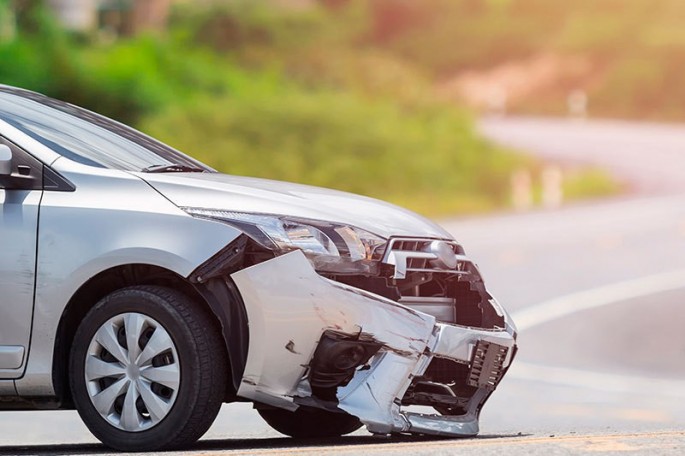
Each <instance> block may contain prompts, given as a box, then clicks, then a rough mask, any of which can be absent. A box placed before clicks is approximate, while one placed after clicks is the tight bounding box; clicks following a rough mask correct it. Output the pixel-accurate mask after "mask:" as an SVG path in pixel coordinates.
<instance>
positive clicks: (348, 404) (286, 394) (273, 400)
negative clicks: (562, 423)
mask: <svg viewBox="0 0 685 456" xmlns="http://www.w3.org/2000/svg"><path fill="white" fill-rule="evenodd" d="M231 277H232V279H233V280H234V281H235V283H236V285H237V287H238V288H239V290H240V292H241V294H242V297H243V300H244V302H245V308H246V309H247V313H248V319H249V325H250V346H249V351H248V358H247V364H246V367H245V371H244V374H243V379H242V383H241V385H240V388H239V390H238V395H239V396H242V397H245V398H248V399H251V400H254V401H257V402H261V403H265V404H268V405H271V406H275V407H281V408H286V409H289V410H295V409H297V407H298V406H300V405H306V406H314V407H319V408H328V409H330V408H331V407H333V408H335V407H337V408H338V409H340V410H342V411H344V412H347V413H349V414H351V415H354V416H356V417H358V418H359V419H360V420H361V421H362V422H363V423H364V424H365V425H366V427H367V429H368V430H369V431H370V432H373V433H378V434H389V433H422V434H435V435H475V434H476V433H477V432H478V415H479V413H480V408H481V407H482V404H483V402H484V401H485V399H486V398H487V397H488V395H489V394H490V391H491V389H492V388H494V386H495V385H488V387H485V386H483V387H482V388H479V389H478V390H477V391H476V392H475V393H474V394H473V397H471V398H469V399H468V400H465V402H467V403H468V409H467V410H466V413H464V414H462V415H460V416H449V415H440V414H438V413H435V414H421V413H416V412H412V411H411V410H405V409H406V407H403V406H402V405H401V404H402V398H403V396H404V395H405V393H406V392H407V389H408V388H409V387H410V385H411V384H412V381H414V380H415V379H417V378H420V377H421V376H422V375H423V374H424V373H425V372H426V369H427V368H428V366H429V365H430V363H431V361H432V360H433V359H434V357H439V358H441V359H448V360H452V361H456V362H457V363H462V364H465V365H470V364H471V363H472V361H473V360H474V356H475V354H476V347H478V346H479V344H484V343H487V344H491V345H492V346H493V347H494V346H496V347H503V348H504V349H505V350H504V352H505V353H506V355H505V356H504V357H503V358H502V359H500V360H499V361H500V364H499V365H498V366H499V367H500V368H501V369H502V372H503V371H504V370H506V368H507V367H508V366H509V365H510V363H511V360H512V356H513V352H514V351H513V348H514V346H515V331H514V329H513V326H511V325H510V324H509V323H507V325H506V326H507V327H505V328H500V329H488V330H485V329H474V328H469V327H465V326H458V325H453V324H445V323H438V322H436V319H435V318H434V317H433V316H431V315H428V314H425V313H422V312H419V311H416V310H414V309H410V308H408V307H406V306H404V305H402V304H399V303H397V302H394V301H392V300H390V299H386V298H384V297H381V296H378V295H375V294H372V293H369V292H367V291H364V290H361V289H358V288H355V287H352V286H348V285H344V284H341V283H338V282H335V281H332V280H329V279H326V278H324V277H322V276H320V275H319V274H317V273H316V271H314V269H313V268H312V266H311V264H310V262H309V261H308V260H307V259H306V257H305V256H304V255H303V254H302V253H301V252H299V251H295V252H292V253H289V254H286V255H283V256H280V257H277V258H274V259H272V260H269V261H266V262H263V263H261V264H258V265H255V266H252V267H250V268H247V269H244V270H241V271H238V272H236V273H234V274H232V276H231ZM507 321H508V318H507ZM328 330H334V331H337V332H339V333H342V334H347V335H349V336H350V337H352V338H354V337H366V338H368V339H373V340H375V341H377V342H378V343H380V344H381V348H380V349H379V351H378V353H376V354H375V355H374V356H373V357H372V358H371V359H370V360H369V361H368V363H366V364H365V365H364V366H361V367H360V368H358V369H357V370H356V372H355V373H354V376H353V378H352V379H351V380H350V381H349V383H347V384H345V385H342V386H340V387H338V388H337V391H336V393H335V400H334V402H335V403H333V404H331V401H330V400H326V399H322V398H317V397H314V396H315V395H314V393H313V392H312V387H311V385H310V384H309V381H308V379H307V373H308V370H309V369H310V368H311V366H312V357H313V355H314V353H315V351H316V348H317V345H318V343H319V341H320V340H321V337H322V335H323V334H324V333H325V332H326V331H328ZM481 347H482V345H481ZM497 380H499V378H498V379H497ZM491 386H492V387H491Z"/></svg>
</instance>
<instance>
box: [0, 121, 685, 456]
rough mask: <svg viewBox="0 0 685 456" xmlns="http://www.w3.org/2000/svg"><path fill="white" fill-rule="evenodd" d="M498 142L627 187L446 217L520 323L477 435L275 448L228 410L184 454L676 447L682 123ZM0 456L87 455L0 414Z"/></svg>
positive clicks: (285, 442)
mask: <svg viewBox="0 0 685 456" xmlns="http://www.w3.org/2000/svg"><path fill="white" fill-rule="evenodd" d="M481 128H482V130H483V132H484V133H485V134H486V135H487V136H489V137H490V138H492V139H494V140H497V141H499V142H502V143H505V144H508V145H510V146H514V147H517V148H519V149H522V150H528V151H530V152H531V153H533V154H535V155H539V156H542V157H545V158H547V159H551V160H556V161H559V162H563V163H587V164H596V165H600V166H602V167H604V168H606V169H608V170H611V171H613V172H615V173H616V175H617V176H618V177H619V178H621V179H625V180H627V181H629V182H630V183H631V187H632V188H633V193H631V194H630V195H628V196H622V197H620V198H616V199H613V200H608V201H603V202H593V203H582V204H576V205H573V206H568V207H564V208H562V209H558V210H550V211H544V210H540V211H533V212H530V213H525V214H514V213H505V214H500V215H496V216H492V217H486V218H477V219H461V220H452V221H446V222H444V225H445V226H446V227H447V228H448V229H449V230H450V231H451V232H453V233H454V234H455V235H456V236H457V239H459V240H460V241H461V242H462V243H463V244H464V245H465V247H466V249H467V253H469V255H471V256H472V257H474V258H476V259H477V261H478V263H479V264H480V266H481V269H482V272H483V273H484V275H485V278H486V281H487V283H488V284H489V287H490V288H491V289H492V291H493V292H494V293H495V294H496V295H497V297H498V298H499V299H500V300H501V301H502V302H503V303H504V304H505V305H506V306H507V307H508V309H509V310H510V311H511V312H512V313H513V314H514V318H515V320H516V321H517V322H518V324H519V327H520V328H519V329H520V332H521V336H520V346H521V350H520V356H519V357H518V359H517V362H516V363H515V365H514V366H513V367H512V369H511V370H510V372H509V374H508V376H507V377H506V378H505V379H504V381H503V382H502V384H501V385H500V388H499V389H498V391H497V392H496V393H495V394H494V395H493V396H492V398H491V400H490V402H489V403H488V404H487V405H486V407H485V409H484V412H483V414H482V420H481V428H482V434H481V436H480V437H479V438H476V439H461V440H440V439H437V440H436V439H416V438H413V439H412V438H406V439H405V438H402V439H396V440H390V441H385V440H378V439H376V438H373V437H370V436H369V435H368V434H366V433H365V432H364V431H358V432H357V433H356V434H355V435H353V436H350V437H346V438H341V439H335V440H323V441H316V442H301V441H299V442H298V441H295V440H290V439H285V438H281V437H280V436H279V434H277V433H276V432H274V431H271V430H270V429H269V428H268V427H267V426H266V424H264V423H263V422H262V421H261V420H260V418H259V417H258V416H257V415H256V413H254V412H253V411H252V410H251V409H250V407H249V406H246V405H244V404H234V405H228V406H225V407H224V409H223V410H222V413H221V415H220V417H219V419H218V420H217V422H216V423H215V425H214V427H213V428H212V429H211V430H210V432H209V433H208V434H207V436H206V437H205V439H204V440H203V441H201V442H200V443H198V445H197V446H196V447H195V448H194V449H193V453H194V454H202V455H220V454H246V453H249V454H295V453H297V454H341V455H342V454H355V455H356V454H376V453H390V454H405V453H411V454H460V455H461V454H465V455H469V454H479V455H482V454H501V453H502V451H505V450H506V451H508V452H509V453H510V454H515V455H516V454H526V455H528V454H541V455H547V454H586V453H587V452H593V453H596V454H614V453H616V454H619V453H620V454H625V453H631V454H632V453H639V454H650V455H651V454H665V455H668V454H673V455H676V454H678V455H680V454H683V453H685V375H684V374H685V330H683V322H685V127H679V126H675V125H670V126H660V125H641V124H631V123H625V122H590V121H586V122H581V121H565V120H544V119H506V118H503V119H490V120H485V121H483V122H482V123H481ZM0 429H2V431H0V454H74V453H79V454H93V453H106V452H107V450H106V449H105V448H103V447H101V446H99V445H97V444H96V443H95V442H96V441H95V439H94V438H93V437H92V436H90V434H88V432H87V430H86V429H85V427H84V426H83V425H82V424H81V423H80V421H79V420H78V417H77V415H76V414H75V413H73V412H13V413H10V412H7V413H0Z"/></svg>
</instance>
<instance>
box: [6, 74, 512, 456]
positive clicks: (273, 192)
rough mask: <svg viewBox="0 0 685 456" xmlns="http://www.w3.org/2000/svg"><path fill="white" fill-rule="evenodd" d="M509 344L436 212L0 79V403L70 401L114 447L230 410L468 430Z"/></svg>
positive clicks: (300, 433) (449, 432) (328, 428)
mask: <svg viewBox="0 0 685 456" xmlns="http://www.w3.org/2000/svg"><path fill="white" fill-rule="evenodd" d="M245 159H246V160H249V159H254V158H252V157H245ZM515 352H516V329H515V326H514V324H513V323H512V321H511V319H510V318H509V315H508V314H507V312H506V311H505V310H504V309H503V308H502V307H501V306H500V305H499V304H498V302H497V301H496V300H495V299H494V298H493V297H492V296H491V295H490V294H489V293H488V291H487V290H486V288H485V286H484V285H483V281H482V279H481V276H480V274H479V272H478V268H477V267H476V266H475V265H474V263H473V262H472V261H471V260H470V259H469V258H468V257H467V256H465V254H464V250H463V248H462V246H461V245H459V244H458V243H457V242H456V241H455V240H454V239H453V237H452V236H451V235H450V234H449V233H447V232H446V231H444V230H443V229H442V228H440V227H439V226H437V225H436V224H434V223H432V222H430V221H429V220H427V219H424V218H422V217H420V216H418V215H416V214H414V213H411V212H409V211H406V210H404V209H401V208H398V207H395V206H392V205H389V204H386V203H383V202H380V201H377V200H374V199H370V198H365V197H361V196H355V195H351V194H347V193H342V192H338V191H332V190H326V189H321V188H314V187H308V186H303V185H297V184H290V183H284V182H276V181H269V180H262V179H254V178H248V177H238V176H230V175H225V174H221V173H218V172H216V171H215V170H213V169H211V168H210V167H208V166H206V165H204V164H202V163H200V162H198V161H197V160H194V159H192V158H190V157H188V156H186V155H184V154H182V153H180V152H178V151H176V150H174V149H172V148H170V147H168V146H166V145H164V144H162V143H160V142H158V141H156V140H154V139H152V138H150V137H148V136H145V135H143V134H141V133H139V132H137V131H135V130H133V129H131V128H129V127H126V126H124V125H122V124H119V123H117V122H114V121H112V120H109V119H107V118H105V117H102V116H99V115H97V114H94V113H92V112H90V111H87V110H84V109H81V108H79V107H76V106H73V105H70V104H67V103H63V102H61V101H57V100H54V99H51V98H48V97H45V96H43V95H40V94H37V93H34V92H29V91H25V90H22V89H17V88H13V87H8V86H0V409H3V410H4V409H17V410H19V409H56V408H61V409H73V408H75V409H76V410H78V412H79V414H80V415H81V417H82V419H83V421H84V422H85V424H86V425H87V426H88V428H89V429H90V430H91V431H92V433H93V434H94V435H95V436H96V437H97V438H98V439H100V440H101V441H102V442H104V443H105V444H106V445H109V446H110V447H113V448H116V449H119V450H127V451H132V450H135V451H145V450H159V449H169V448H178V447H181V446H183V445H187V444H189V443H192V442H194V441H195V440H197V439H198V438H200V437H201V436H202V435H203V434H204V433H205V432H206V430H207V429H208V428H209V426H210V425H211V424H212V422H213V421H214V419H215V418H216V415H217V413H218V411H219V408H220V406H221V404H222V403H225V402H234V401H246V402H251V403H253V404H254V407H255V408H256V409H257V411H258V412H259V414H260V415H261V416H262V417H263V418H264V419H265V420H266V421H267V422H268V423H269V425H271V426H272V427H273V428H274V429H276V430H278V431H279V432H281V433H284V434H286V435H290V436H293V437H324V436H340V435H343V434H347V433H350V432H352V431H354V430H356V429H358V428H360V427H361V426H362V425H364V426H366V428H367V429H368V431H370V432H372V433H374V434H381V435H388V434H396V433H411V434H433V435H443V436H472V435H475V434H476V433H477V432H478V417H479V413H480V411H481V408H482V406H483V404H484V403H485V401H486V400H487V399H488V397H489V396H490V394H491V393H492V391H493V390H494V389H495V387H496V386H497V385H498V383H499V382H500V380H501V378H502V376H503V375H504V373H505V372H506V370H507V369H508V368H509V366H510V364H511V362H512V359H513V357H514V354H515Z"/></svg>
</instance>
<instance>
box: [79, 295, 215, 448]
mask: <svg viewBox="0 0 685 456" xmlns="http://www.w3.org/2000/svg"><path fill="white" fill-rule="evenodd" d="M221 340H222V339H221V337H220V335H219V334H218V333H217V330H216V329H215V328H214V325H213V324H212V321H211V320H210V318H209V317H208V316H207V314H206V313H205V311H204V309H202V308H201V307H200V306H198V305H197V304H196V303H194V302H193V301H192V300H190V299H188V298H187V297H186V296H185V295H183V294H181V293H179V292H177V291H175V290H172V289H169V288H164V287H157V286H138V287H130V288H125V289H122V290H118V291H115V292H114V293H112V294H110V295H108V296H107V297H105V298H104V299H103V300H102V301H100V302H99V303H98V304H97V305H96V306H95V307H94V308H93V309H91V311H90V312H88V314H87V315H86V317H85V318H84V319H83V321H82V322H81V324H80V325H79V327H78V330H77V331H76V335H75V336H74V343H73V345H72V350H71V357H70V372H71V375H70V384H71V391H72V395H73V399H74V403H75V405H76V408H77V409H78V412H79V414H80V415H81V418H82V419H83V421H84V423H85V424H86V426H87V427H88V429H90V431H91V432H92V433H93V434H94V435H95V436H96V437H97V438H98V439H100V440H101V441H102V442H103V443H104V444H105V445H108V446H110V447H112V448H115V449H117V450H122V451H152V450H160V449H170V448H178V447H182V446H184V445H187V444H190V443H193V442H195V441H196V440H197V439H199V438H200V437H201V436H202V435H203V434H204V433H205V432H206V431H207V429H208V428H209V426H210V425H211V424H212V422H213V421H214V419H215V418H216V415H217V413H218V412H219V408H220V407H221V403H222V399H223V393H224V391H225V385H226V383H225V382H226V375H225V373H226V359H225V355H224V353H225V352H224V349H223V346H222V345H223V344H221Z"/></svg>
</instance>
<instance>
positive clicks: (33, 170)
mask: <svg viewBox="0 0 685 456" xmlns="http://www.w3.org/2000/svg"><path fill="white" fill-rule="evenodd" d="M0 144H3V145H6V146H8V147H9V148H10V150H11V151H12V174H11V175H10V176H0V378H16V377H18V376H20V375H21V372H22V371H23V367H24V365H25V364H26V357H27V354H28V348H29V341H30V337H31V319H32V315H33V301H34V292H35V275H36V239H37V234H38V214H39V208H40V200H41V198H42V194H43V190H42V185H43V183H42V181H43V164H42V163H41V162H40V161H38V160H37V159H35V158H34V157H32V156H31V155H29V154H28V153H26V152H25V151H24V150H22V149H21V148H19V147H18V146H16V145H15V144H13V143H12V142H10V141H8V140H7V139H5V138H4V137H2V136H0Z"/></svg>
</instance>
